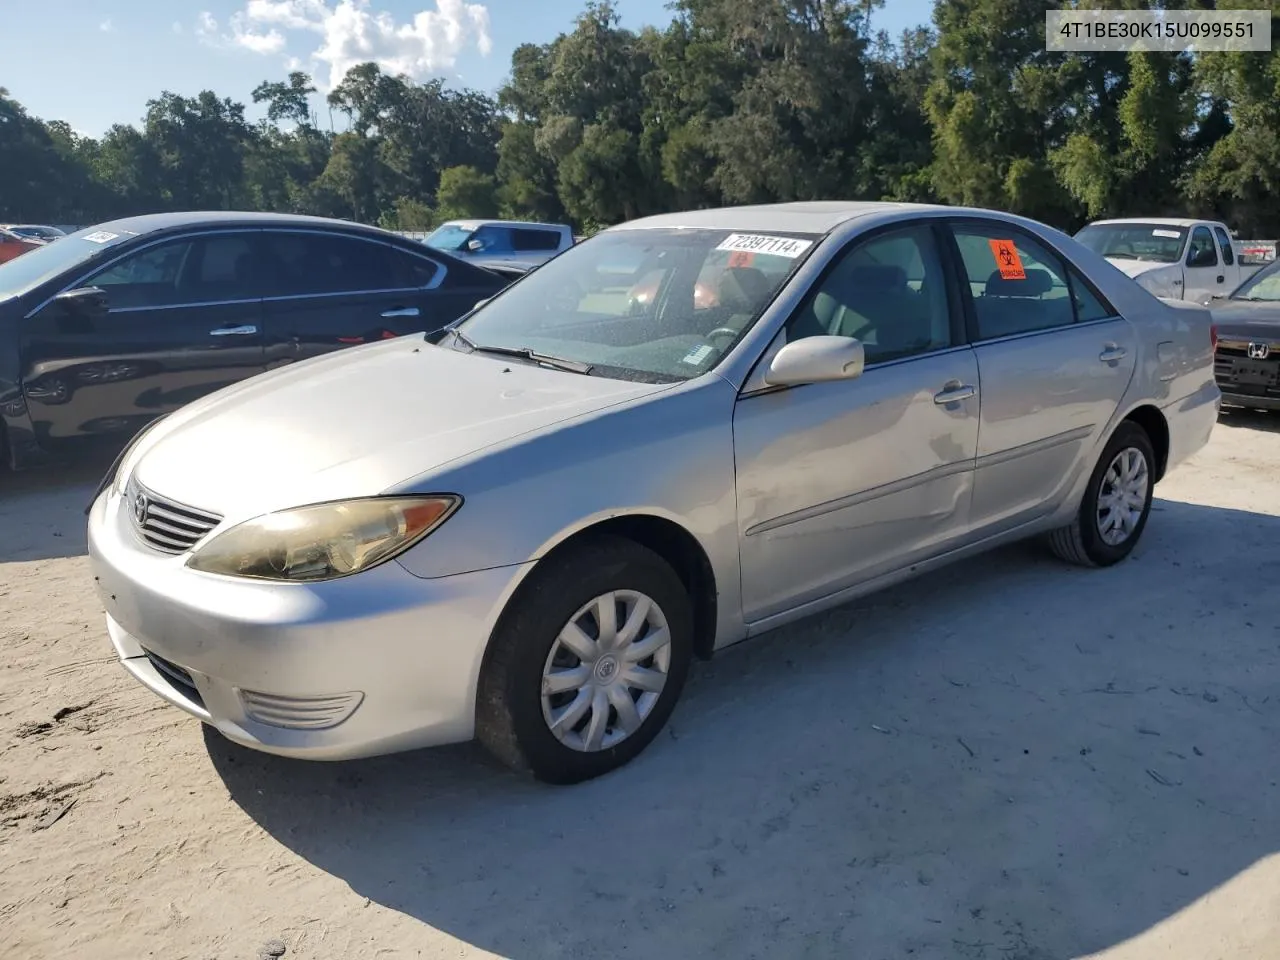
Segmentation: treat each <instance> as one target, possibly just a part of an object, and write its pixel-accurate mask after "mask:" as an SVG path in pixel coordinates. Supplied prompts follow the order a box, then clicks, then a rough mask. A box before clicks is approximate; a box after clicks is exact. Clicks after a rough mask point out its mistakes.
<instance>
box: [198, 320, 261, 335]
mask: <svg viewBox="0 0 1280 960" xmlns="http://www.w3.org/2000/svg"><path fill="white" fill-rule="evenodd" d="M257 332H258V328H257V327H256V326H254V325H253V324H252V323H242V324H241V325H240V326H238V327H219V328H218V329H217V330H210V331H209V336H211V337H251V336H253V335H254V334H255V333H257Z"/></svg>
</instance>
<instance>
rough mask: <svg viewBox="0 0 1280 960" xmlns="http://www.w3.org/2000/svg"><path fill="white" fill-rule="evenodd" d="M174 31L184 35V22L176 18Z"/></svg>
mask: <svg viewBox="0 0 1280 960" xmlns="http://www.w3.org/2000/svg"><path fill="white" fill-rule="evenodd" d="M173 32H174V33H176V34H177V35H178V36H182V33H183V30H182V24H180V23H178V21H176V20H175V21H174V22H173Z"/></svg>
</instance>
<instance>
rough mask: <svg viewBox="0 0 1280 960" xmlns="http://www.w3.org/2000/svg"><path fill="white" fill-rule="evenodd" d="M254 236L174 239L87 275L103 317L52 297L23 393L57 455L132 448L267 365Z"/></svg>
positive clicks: (26, 342) (34, 337)
mask: <svg viewBox="0 0 1280 960" xmlns="http://www.w3.org/2000/svg"><path fill="white" fill-rule="evenodd" d="M256 236H257V234H256V232H255V231H242V232H221V233H212V234H203V235H198V236H188V237H183V238H178V239H173V240H166V241H161V242H159V243H156V244H154V245H151V246H147V247H144V248H142V249H140V250H138V251H136V252H134V253H130V254H126V255H125V256H124V257H122V258H121V259H120V260H117V261H115V262H114V263H111V264H108V265H107V266H106V267H104V268H103V269H102V270H100V271H98V272H96V273H94V274H90V275H89V276H87V277H85V278H83V279H82V280H81V281H80V282H79V283H78V286H80V287H99V288H101V289H102V290H103V291H104V293H105V295H106V296H105V310H99V311H98V312H89V311H87V310H85V309H74V310H73V309H70V308H68V307H66V306H65V305H64V304H63V303H62V302H61V301H58V300H54V301H53V302H52V303H50V304H48V305H47V306H46V307H45V308H44V309H42V310H41V311H40V312H39V313H36V314H34V315H33V316H31V317H29V318H27V319H26V320H25V321H24V326H23V331H22V337H21V346H20V350H21V357H22V370H23V392H24V394H25V396H26V401H27V408H28V411H29V413H30V416H31V420H32V426H33V428H34V430H35V433H36V439H37V441H38V442H39V443H40V445H41V446H42V447H43V448H45V449H46V450H48V451H49V452H50V453H53V454H55V455H57V454H59V453H61V452H66V453H74V452H78V451H79V450H80V449H81V448H85V447H93V446H99V445H101V446H103V447H114V446H119V445H120V444H122V443H124V442H125V441H126V440H127V439H128V438H129V437H131V436H132V435H133V434H134V433H136V432H137V431H138V430H140V429H142V427H144V426H146V425H147V424H148V423H150V422H151V421H152V420H154V419H155V418H156V417H159V416H162V415H164V414H167V413H170V412H172V411H174V410H176V409H178V408H179V407H181V406H183V405H184V404H187V403H190V402H191V401H193V400H197V399H199V398H200V397H203V396H205V395H207V394H209V393H212V392H213V391H215V390H218V389H221V388H222V387H225V386H229V385H231V384H233V383H236V382H238V381H240V380H243V379H245V378H246V377H250V376H253V375H254V374H256V373H260V372H261V371H262V370H263V369H264V367H263V349H262V304H261V300H260V298H259V289H258V285H257V280H256V277H255V272H256V271H255V266H254V264H255V263H256V257H257V252H256V247H255V244H256Z"/></svg>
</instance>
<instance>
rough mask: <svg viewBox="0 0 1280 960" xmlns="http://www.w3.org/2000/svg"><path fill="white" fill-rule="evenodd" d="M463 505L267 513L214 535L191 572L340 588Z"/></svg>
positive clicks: (326, 506)
mask: <svg viewBox="0 0 1280 960" xmlns="http://www.w3.org/2000/svg"><path fill="white" fill-rule="evenodd" d="M461 504H462V498H461V497H455V496H452V495H443V496H441V495H432V496H428V497H372V498H369V499H366V500H343V501H339V502H337V503H320V504H316V505H315V506H310V507H298V508H297V509H294V510H282V511H280V512H279V513H268V514H266V515H265V516H262V517H257V518H256V519H253V520H247V521H245V522H244V523H241V524H237V525H236V526H234V527H232V528H231V529H229V530H227V531H226V532H224V533H219V534H217V535H215V536H214V537H213V538H212V539H210V540H209V541H208V542H207V543H205V544H204V545H203V546H201V547H198V548H197V549H196V551H195V553H194V554H192V556H191V558H190V559H189V560H188V561H187V566H189V567H191V568H192V569H193V570H201V571H203V572H205V573H220V574H223V575H224V576H228V577H250V578H252V579H255V580H286V581H292V582H297V583H311V582H314V581H317V580H334V579H337V578H338V577H346V576H350V575H351V574H353V573H359V572H360V571H361V570H367V569H369V568H370V567H372V566H376V565H377V564H379V563H382V562H383V561H385V560H390V559H391V558H392V557H394V556H395V555H396V554H398V553H401V552H403V551H405V550H407V549H409V547H411V546H413V545H414V544H415V543H417V542H418V541H419V540H421V539H422V538H423V537H425V536H426V535H427V534H429V533H430V532H431V531H432V530H434V529H435V528H436V527H438V526H440V524H442V523H444V522H445V521H446V520H447V519H449V517H450V516H451V515H452V514H453V512H454V511H455V510H457V509H458V507H459V506H461Z"/></svg>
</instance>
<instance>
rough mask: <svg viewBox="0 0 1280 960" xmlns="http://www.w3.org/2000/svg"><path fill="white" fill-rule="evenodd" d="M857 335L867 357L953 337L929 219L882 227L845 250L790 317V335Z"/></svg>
mask: <svg viewBox="0 0 1280 960" xmlns="http://www.w3.org/2000/svg"><path fill="white" fill-rule="evenodd" d="M823 335H827V336H839V337H857V338H858V339H859V340H861V341H862V344H863V346H864V347H865V348H866V357H867V362H868V363H877V362H883V361H886V360H894V359H897V358H899V357H905V356H910V355H912V354H916V353H924V352H926V351H929V350H938V349H942V348H944V347H949V346H951V345H952V335H951V315H950V311H949V309H948V306H947V290H946V280H945V277H944V273H943V269H942V260H941V258H940V257H939V255H938V250H937V245H936V244H935V243H934V238H933V231H932V229H931V228H930V227H929V226H927V225H919V226H912V227H907V228H905V229H902V230H894V231H892V232H890V233H884V234H880V235H878V236H876V237H874V238H873V239H870V240H867V241H865V242H862V243H859V244H857V245H856V246H854V247H853V248H852V249H851V250H849V251H848V252H847V253H844V254H842V255H841V256H840V257H839V259H838V260H837V261H836V262H835V265H834V267H833V268H832V269H831V271H830V272H829V273H828V274H827V275H826V276H825V277H824V278H823V280H822V281H821V283H820V284H819V285H818V287H817V288H816V289H815V290H814V291H813V292H812V293H810V294H809V297H808V299H807V300H806V301H805V303H804V305H803V306H802V307H801V308H800V310H799V312H797V313H796V314H795V316H793V317H792V318H791V319H790V320H789V321H788V322H787V339H788V340H789V341H790V340H797V339H802V338H804V337H813V336H823Z"/></svg>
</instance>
